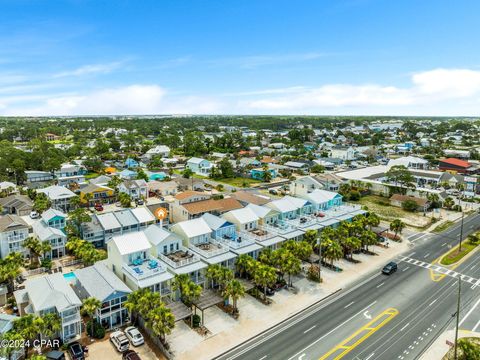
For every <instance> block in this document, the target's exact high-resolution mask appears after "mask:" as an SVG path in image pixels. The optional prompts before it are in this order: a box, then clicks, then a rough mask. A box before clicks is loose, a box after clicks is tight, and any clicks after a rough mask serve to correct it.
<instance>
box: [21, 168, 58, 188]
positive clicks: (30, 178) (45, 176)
mask: <svg viewBox="0 0 480 360" xmlns="http://www.w3.org/2000/svg"><path fill="white" fill-rule="evenodd" d="M25 176H26V177H27V179H26V185H27V186H28V187H29V188H33V189H36V188H39V187H42V186H45V185H46V184H48V183H50V182H52V181H53V180H54V178H55V177H54V175H53V174H52V173H51V172H48V171H38V170H26V171H25Z"/></svg>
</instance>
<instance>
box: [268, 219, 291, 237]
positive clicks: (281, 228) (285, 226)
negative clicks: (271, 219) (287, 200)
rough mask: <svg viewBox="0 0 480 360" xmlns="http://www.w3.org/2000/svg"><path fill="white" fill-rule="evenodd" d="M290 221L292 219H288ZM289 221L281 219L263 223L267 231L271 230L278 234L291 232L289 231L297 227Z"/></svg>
mask: <svg viewBox="0 0 480 360" xmlns="http://www.w3.org/2000/svg"><path fill="white" fill-rule="evenodd" d="M288 221H290V220H288ZM288 221H283V220H279V221H278V222H277V223H275V224H271V225H263V226H264V228H265V229H266V230H267V231H271V232H274V233H276V234H286V233H289V232H291V231H293V230H295V228H294V227H293V226H292V225H291V224H289V222H288Z"/></svg>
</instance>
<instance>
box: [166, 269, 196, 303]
mask: <svg viewBox="0 0 480 360" xmlns="http://www.w3.org/2000/svg"><path fill="white" fill-rule="evenodd" d="M172 287H173V290H174V291H177V290H178V291H179V292H180V299H181V300H182V302H183V303H184V304H185V305H186V306H188V307H191V306H192V303H193V302H194V301H195V300H196V299H198V298H199V297H200V294H201V293H202V287H201V286H200V285H197V284H195V282H193V281H192V279H190V276H189V275H188V274H180V275H175V278H174V279H173V284H172Z"/></svg>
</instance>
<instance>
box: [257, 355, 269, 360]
mask: <svg viewBox="0 0 480 360" xmlns="http://www.w3.org/2000/svg"><path fill="white" fill-rule="evenodd" d="M266 357H267V355H265V356H263V357H261V358H260V359H258V360H263V359H265V358H266Z"/></svg>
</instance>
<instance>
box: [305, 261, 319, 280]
mask: <svg viewBox="0 0 480 360" xmlns="http://www.w3.org/2000/svg"><path fill="white" fill-rule="evenodd" d="M307 276H308V280H311V281H315V282H320V281H321V280H320V276H318V265H310V267H309V268H308V273H307Z"/></svg>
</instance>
